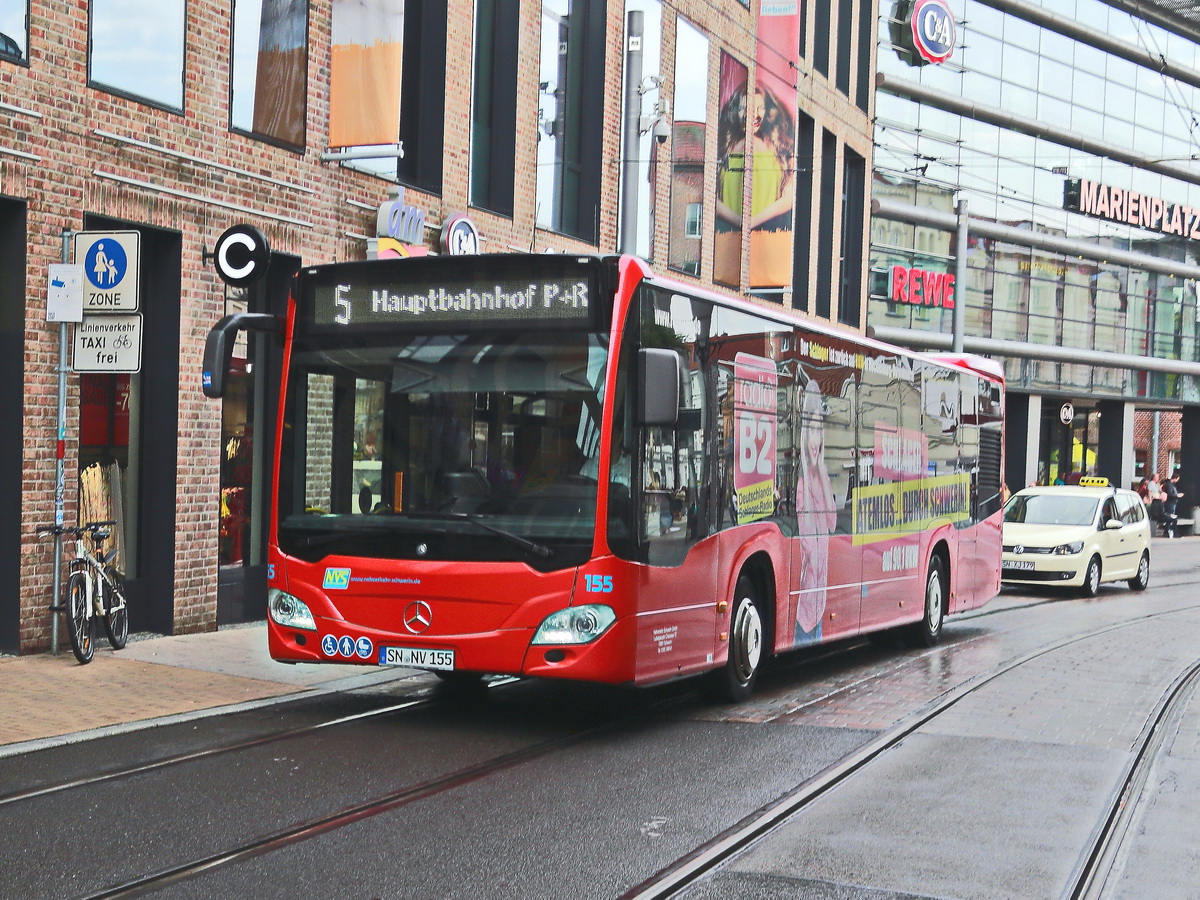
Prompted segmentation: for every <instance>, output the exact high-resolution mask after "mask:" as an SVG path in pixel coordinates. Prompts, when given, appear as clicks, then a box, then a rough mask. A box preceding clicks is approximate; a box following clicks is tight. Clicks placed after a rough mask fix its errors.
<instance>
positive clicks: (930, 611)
mask: <svg viewBox="0 0 1200 900" xmlns="http://www.w3.org/2000/svg"><path fill="white" fill-rule="evenodd" d="M946 587H947V584H946V566H945V564H944V563H943V562H942V558H941V557H940V556H938V555H937V554H936V553H935V554H934V555H933V556H931V557H930V558H929V569H928V571H927V572H926V573H925V612H924V614H923V615H922V616H921V621H920V622H915V623H913V624H912V625H910V626H908V629H909V630H908V635H907V637H908V642H909V643H910V644H911V645H912V646H914V647H933V646H935V645H936V644H937V642H938V641H939V640H940V639H941V637H942V621H943V620H944V619H945V617H946Z"/></svg>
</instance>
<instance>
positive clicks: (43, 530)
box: [34, 519, 117, 537]
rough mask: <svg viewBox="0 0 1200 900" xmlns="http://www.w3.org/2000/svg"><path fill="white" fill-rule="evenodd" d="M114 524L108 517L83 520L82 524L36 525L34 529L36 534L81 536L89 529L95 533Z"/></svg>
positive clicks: (113, 520)
mask: <svg viewBox="0 0 1200 900" xmlns="http://www.w3.org/2000/svg"><path fill="white" fill-rule="evenodd" d="M116 524H117V522H116V520H115V519H109V520H108V521H106V522H84V523H83V524H82V525H38V526H36V527H35V529H34V530H35V531H36V532H37V533H38V534H74V535H76V536H78V537H82V536H83V535H84V534H86V533H87V532H89V531H90V532H92V534H95V533H96V532H97V531H100V530H102V529H104V528H109V527H111V526H113V525H116Z"/></svg>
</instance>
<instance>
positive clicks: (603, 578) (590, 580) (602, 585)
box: [583, 575, 613, 594]
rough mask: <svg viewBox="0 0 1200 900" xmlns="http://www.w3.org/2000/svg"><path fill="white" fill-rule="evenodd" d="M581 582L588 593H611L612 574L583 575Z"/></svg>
mask: <svg viewBox="0 0 1200 900" xmlns="http://www.w3.org/2000/svg"><path fill="white" fill-rule="evenodd" d="M583 583H584V585H585V587H584V590H585V591H587V592H588V593H589V594H611V593H612V589H613V588H612V576H611V575H584V576H583Z"/></svg>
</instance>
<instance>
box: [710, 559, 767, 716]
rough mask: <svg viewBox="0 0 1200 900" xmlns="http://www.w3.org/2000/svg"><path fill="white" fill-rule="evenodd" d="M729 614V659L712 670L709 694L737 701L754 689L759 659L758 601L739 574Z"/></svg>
mask: <svg viewBox="0 0 1200 900" xmlns="http://www.w3.org/2000/svg"><path fill="white" fill-rule="evenodd" d="M733 596H734V600H733V617H732V619H731V621H730V623H729V659H728V660H727V661H726V663H725V665H724V666H723V667H722V668H720V669H717V670H716V671H715V672H712V673H711V675H710V681H709V688H710V690H709V694H710V695H711V696H712V698H713V699H714V700H720V701H722V702H727V703H739V702H741V701H742V700H745V699H746V698H748V697H749V696H750V694H751V693H753V691H754V683H755V682H756V681H757V680H758V672H759V669H760V667H761V665H762V660H763V621H762V614H761V613H760V612H759V605H760V604H761V602H762V601H760V600H759V598H758V591H757V590H756V588H755V586H754V582H753V581H752V580H751V579H750V578H748V577H746V576H745V575H743V576H742V577H740V578H739V579H738V581H737V588H736V590H735V591H734V595H733Z"/></svg>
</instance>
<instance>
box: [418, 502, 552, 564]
mask: <svg viewBox="0 0 1200 900" xmlns="http://www.w3.org/2000/svg"><path fill="white" fill-rule="evenodd" d="M412 515H413V516H419V517H421V518H426V519H446V520H450V521H454V522H470V523H471V524H472V525H476V526H478V527H480V528H482V529H483V530H484V531H490V532H491V533H492V534H495V535H499V536H500V537H502V538H504V539H505V540H506V541H508V542H509V543H512V544H515V545H516V546H518V547H520V548H521V549H522V550H526V551H528V552H530V553H532V554H533V555H534V556H538V557H541V558H542V559H549V558H550V556H551V555H552V554H553V553H554V551H553V550H551V549H550V548H549V547H547V546H546V545H545V544H539V543H538V542H537V541H531V540H529V539H528V538H523V537H521V536H520V535H519V534H513V533H512V532H511V531H505V530H504V529H503V528H497V527H496V526H495V525H489V524H488V523H487V522H485V521H483V520H482V519H480V518H479V517H478V516H475V515H472V514H471V513H465V512H419V513H413V514H412Z"/></svg>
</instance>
